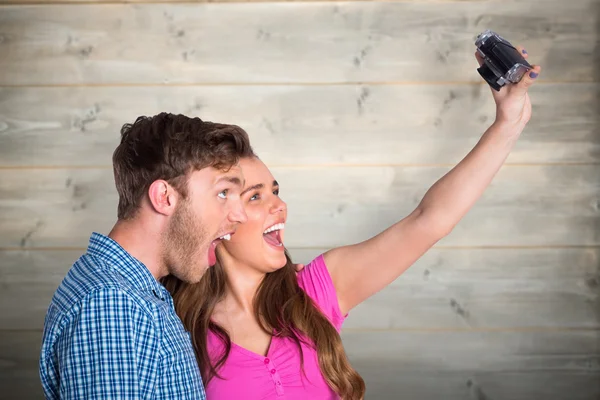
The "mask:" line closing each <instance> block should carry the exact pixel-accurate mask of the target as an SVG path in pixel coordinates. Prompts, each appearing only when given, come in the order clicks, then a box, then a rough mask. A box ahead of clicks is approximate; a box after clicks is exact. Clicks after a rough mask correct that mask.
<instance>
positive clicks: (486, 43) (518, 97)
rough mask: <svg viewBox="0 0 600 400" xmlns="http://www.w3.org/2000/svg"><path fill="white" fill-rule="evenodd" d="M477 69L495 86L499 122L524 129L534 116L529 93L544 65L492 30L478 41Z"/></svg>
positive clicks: (480, 36) (493, 90)
mask: <svg viewBox="0 0 600 400" xmlns="http://www.w3.org/2000/svg"><path fill="white" fill-rule="evenodd" d="M475 45H476V46H477V51H476V52H475V57H476V58H477V61H478V62H479V68H478V69H477V72H479V74H480V75H481V77H482V78H483V79H484V80H485V81H486V82H487V83H488V85H489V86H490V87H491V89H492V95H493V96H494V101H495V102H496V123H501V124H509V125H515V126H518V127H520V128H523V127H524V126H525V125H526V124H527V122H528V121H529V119H530V118H531V102H530V100H529V94H528V93H527V91H528V89H529V87H530V86H531V85H532V84H533V83H534V81H535V79H536V78H537V77H538V75H539V73H540V71H541V67H540V66H538V65H531V64H529V63H528V62H527V58H528V54H527V52H526V51H525V50H524V49H523V48H522V47H520V46H518V47H514V46H513V45H511V44H510V43H509V42H508V41H506V40H505V39H504V38H502V37H501V36H500V35H498V34H497V33H495V32H492V31H490V30H486V31H485V32H483V33H481V34H480V35H479V36H478V37H477V39H476V41H475Z"/></svg>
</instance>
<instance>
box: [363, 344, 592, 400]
mask: <svg viewBox="0 0 600 400" xmlns="http://www.w3.org/2000/svg"><path fill="white" fill-rule="evenodd" d="M443 356H444V355H443V354H440V357H443ZM353 365H354V367H355V368H356V369H357V371H358V372H359V373H360V374H361V376H362V377H363V379H365V382H366V384H367V393H366V397H365V398H366V399H367V400H371V399H374V400H396V399H403V400H439V399H444V400H496V399H499V400H508V399H510V400H531V399H546V400H564V399H569V400H597V399H598V398H599V397H600V383H599V380H600V379H599V378H600V376H599V375H598V374H597V373H571V372H556V371H545V372H525V371H520V372H516V373H498V372H492V373H487V372H485V371H465V372H447V371H443V372H437V371H420V372H413V371H402V372H400V373H399V372H398V371H396V367H397V365H398V363H394V362H379V361H373V362H362V361H361V362H354V363H353Z"/></svg>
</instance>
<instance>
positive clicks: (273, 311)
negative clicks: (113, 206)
mask: <svg viewBox="0 0 600 400" xmlns="http://www.w3.org/2000/svg"><path fill="white" fill-rule="evenodd" d="M285 255H286V259H287V263H286V265H285V267H283V268H281V269H279V270H277V271H275V272H271V273H268V274H266V276H265V278H264V279H263V281H262V282H261V284H260V286H259V288H258V291H257V292H256V295H255V296H254V313H255V317H256V319H257V321H258V322H259V324H260V326H261V328H262V329H263V330H264V331H265V332H266V333H267V334H269V335H271V334H272V333H273V332H277V333H276V335H277V336H279V337H285V338H290V339H292V340H293V341H294V342H295V343H296V344H297V345H298V346H300V342H301V340H302V339H301V337H300V335H299V334H298V333H301V334H303V335H305V336H306V337H307V338H308V339H310V341H311V342H310V343H307V344H308V345H309V346H313V347H314V348H315V349H316V351H317V355H318V359H319V367H320V370H321V373H322V374H323V376H324V377H325V380H326V381H327V383H328V384H329V386H330V387H331V388H332V389H333V390H334V391H335V392H336V393H337V394H338V395H339V396H340V397H341V398H342V399H345V400H360V399H363V398H364V394H365V383H364V381H363V379H362V378H361V376H360V375H359V374H358V373H357V372H356V371H355V370H354V368H352V366H351V365H350V362H349V361H348V358H347V357H346V352H345V350H344V346H343V344H342V339H341V337H340V335H339V333H338V332H337V330H336V329H335V327H334V326H333V325H332V324H331V322H330V321H329V320H328V319H327V318H326V317H325V315H323V314H322V313H321V312H320V311H319V309H318V308H317V307H316V305H315V304H314V303H313V301H312V300H311V299H310V298H309V297H308V296H307V295H306V293H305V292H304V290H302V288H300V286H299V285H298V279H297V277H296V270H295V265H294V264H293V263H292V260H291V259H290V257H289V254H288V253H287V250H286V253H285ZM162 283H163V284H164V285H165V287H166V288H167V289H168V290H169V292H170V293H171V295H172V296H173V300H174V303H175V310H176V311H177V314H178V315H179V317H180V318H181V320H182V321H183V324H184V326H185V327H186V329H187V330H188V331H190V332H191V333H192V343H193V345H194V350H195V352H196V358H197V359H198V363H199V365H200V369H201V372H202V378H203V380H204V382H205V384H208V382H210V380H211V379H213V378H214V377H218V376H219V375H218V373H217V370H218V369H219V368H220V367H221V366H222V365H223V364H224V363H225V361H226V360H227V357H228V356H229V352H230V351H231V339H230V337H229V335H228V333H227V331H226V330H225V329H223V328H222V327H220V326H219V325H217V324H216V323H214V322H213V321H212V320H211V316H212V314H213V312H214V309H215V306H216V304H217V303H218V302H219V301H220V300H222V299H223V297H224V296H225V287H226V284H227V277H226V275H225V271H224V270H223V268H222V267H221V266H220V264H219V262H217V264H216V265H215V266H213V267H211V268H209V269H208V271H207V272H206V273H205V274H204V276H203V277H202V279H201V280H200V282H198V283H195V284H188V283H185V282H182V281H181V280H179V279H177V278H175V277H174V276H168V277H166V278H163V280H162ZM209 329H210V330H212V331H213V332H214V333H215V334H216V335H217V337H218V338H219V339H220V340H221V341H222V342H223V344H224V345H225V349H226V351H225V354H223V355H222V356H221V357H220V358H219V359H218V360H217V362H216V363H215V364H214V365H213V363H212V361H211V359H210V357H209V353H208V348H207V334H208V330H209ZM300 354H301V356H302V352H301V353H300Z"/></svg>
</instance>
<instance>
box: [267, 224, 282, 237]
mask: <svg viewBox="0 0 600 400" xmlns="http://www.w3.org/2000/svg"><path fill="white" fill-rule="evenodd" d="M284 228H285V224H284V223H281V224H275V225H273V226H272V227H270V228H268V229H267V230H266V231H264V232H263V235H265V234H267V233H269V232H273V231H281V230H283V229H284Z"/></svg>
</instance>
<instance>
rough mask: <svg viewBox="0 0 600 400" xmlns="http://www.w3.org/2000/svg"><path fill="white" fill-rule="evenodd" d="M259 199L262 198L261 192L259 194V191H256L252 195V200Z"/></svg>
mask: <svg viewBox="0 0 600 400" xmlns="http://www.w3.org/2000/svg"><path fill="white" fill-rule="evenodd" d="M258 199H260V194H258V193H254V194H253V195H252V197H250V201H254V200H258Z"/></svg>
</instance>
